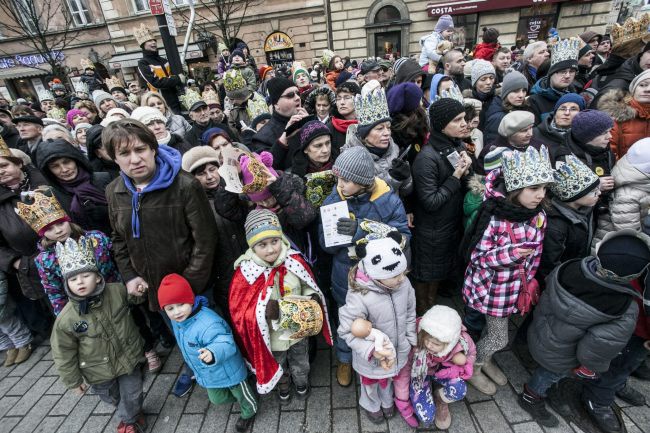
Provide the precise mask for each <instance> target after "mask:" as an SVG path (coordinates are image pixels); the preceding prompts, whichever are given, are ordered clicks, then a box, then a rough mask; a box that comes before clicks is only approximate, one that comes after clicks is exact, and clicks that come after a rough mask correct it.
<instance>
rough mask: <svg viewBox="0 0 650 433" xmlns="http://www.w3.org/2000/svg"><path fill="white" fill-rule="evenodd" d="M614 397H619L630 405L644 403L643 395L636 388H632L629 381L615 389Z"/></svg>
mask: <svg viewBox="0 0 650 433" xmlns="http://www.w3.org/2000/svg"><path fill="white" fill-rule="evenodd" d="M616 397H618V398H620V399H621V400H623V401H624V402H625V403H628V404H631V405H632V406H643V405H645V396H644V395H643V394H641V393H640V392H639V391H637V390H636V389H634V388H632V386H631V385H630V384H629V383H626V384H625V386H624V387H623V388H621V389H619V390H618V391H616Z"/></svg>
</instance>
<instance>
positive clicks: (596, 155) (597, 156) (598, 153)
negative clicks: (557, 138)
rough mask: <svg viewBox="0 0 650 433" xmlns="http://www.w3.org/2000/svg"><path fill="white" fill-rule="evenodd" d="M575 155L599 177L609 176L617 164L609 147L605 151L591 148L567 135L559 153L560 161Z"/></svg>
mask: <svg viewBox="0 0 650 433" xmlns="http://www.w3.org/2000/svg"><path fill="white" fill-rule="evenodd" d="M571 153H572V154H574V155H575V156H576V157H578V159H579V160H580V161H582V162H584V163H585V164H586V165H587V166H588V167H589V168H591V169H592V170H593V172H594V173H596V174H597V175H598V176H609V175H610V174H611V172H612V168H614V164H615V163H616V158H615V157H614V153H613V152H612V151H611V149H610V148H609V146H607V147H606V148H604V149H600V148H597V147H595V146H590V145H588V144H584V143H580V142H578V141H577V140H576V139H575V138H574V137H573V135H572V134H566V136H565V140H564V146H562V147H561V148H560V150H559V153H558V159H560V160H563V156H565V155H568V154H571Z"/></svg>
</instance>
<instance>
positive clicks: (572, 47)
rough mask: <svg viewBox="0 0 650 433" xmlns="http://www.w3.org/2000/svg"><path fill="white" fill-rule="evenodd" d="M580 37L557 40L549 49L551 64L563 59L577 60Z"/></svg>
mask: <svg viewBox="0 0 650 433" xmlns="http://www.w3.org/2000/svg"><path fill="white" fill-rule="evenodd" d="M580 41H581V39H580V38H569V39H562V40H560V41H558V42H557V43H556V44H555V45H553V48H552V49H551V65H555V64H556V63H559V62H563V61H565V60H574V61H577V60H578V53H579V52H580Z"/></svg>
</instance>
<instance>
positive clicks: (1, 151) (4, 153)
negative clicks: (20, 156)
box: [0, 137, 14, 158]
mask: <svg viewBox="0 0 650 433" xmlns="http://www.w3.org/2000/svg"><path fill="white" fill-rule="evenodd" d="M0 157H9V158H13V157H14V155H13V154H12V153H11V149H9V146H7V142H6V141H5V140H4V139H3V138H2V137H0Z"/></svg>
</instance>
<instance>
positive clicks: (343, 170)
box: [332, 146, 375, 186]
mask: <svg viewBox="0 0 650 433" xmlns="http://www.w3.org/2000/svg"><path fill="white" fill-rule="evenodd" d="M332 171H333V172H334V174H335V175H336V176H337V177H342V178H343V179H345V180H349V181H350V182H354V183H357V184H359V185H363V186H369V185H372V184H373V182H374V181H375V163H374V161H373V160H372V155H370V152H368V151H367V150H366V148H365V147H362V146H354V147H351V148H350V149H347V150H345V151H344V152H343V153H341V154H340V155H339V157H338V158H336V161H334V167H332Z"/></svg>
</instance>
